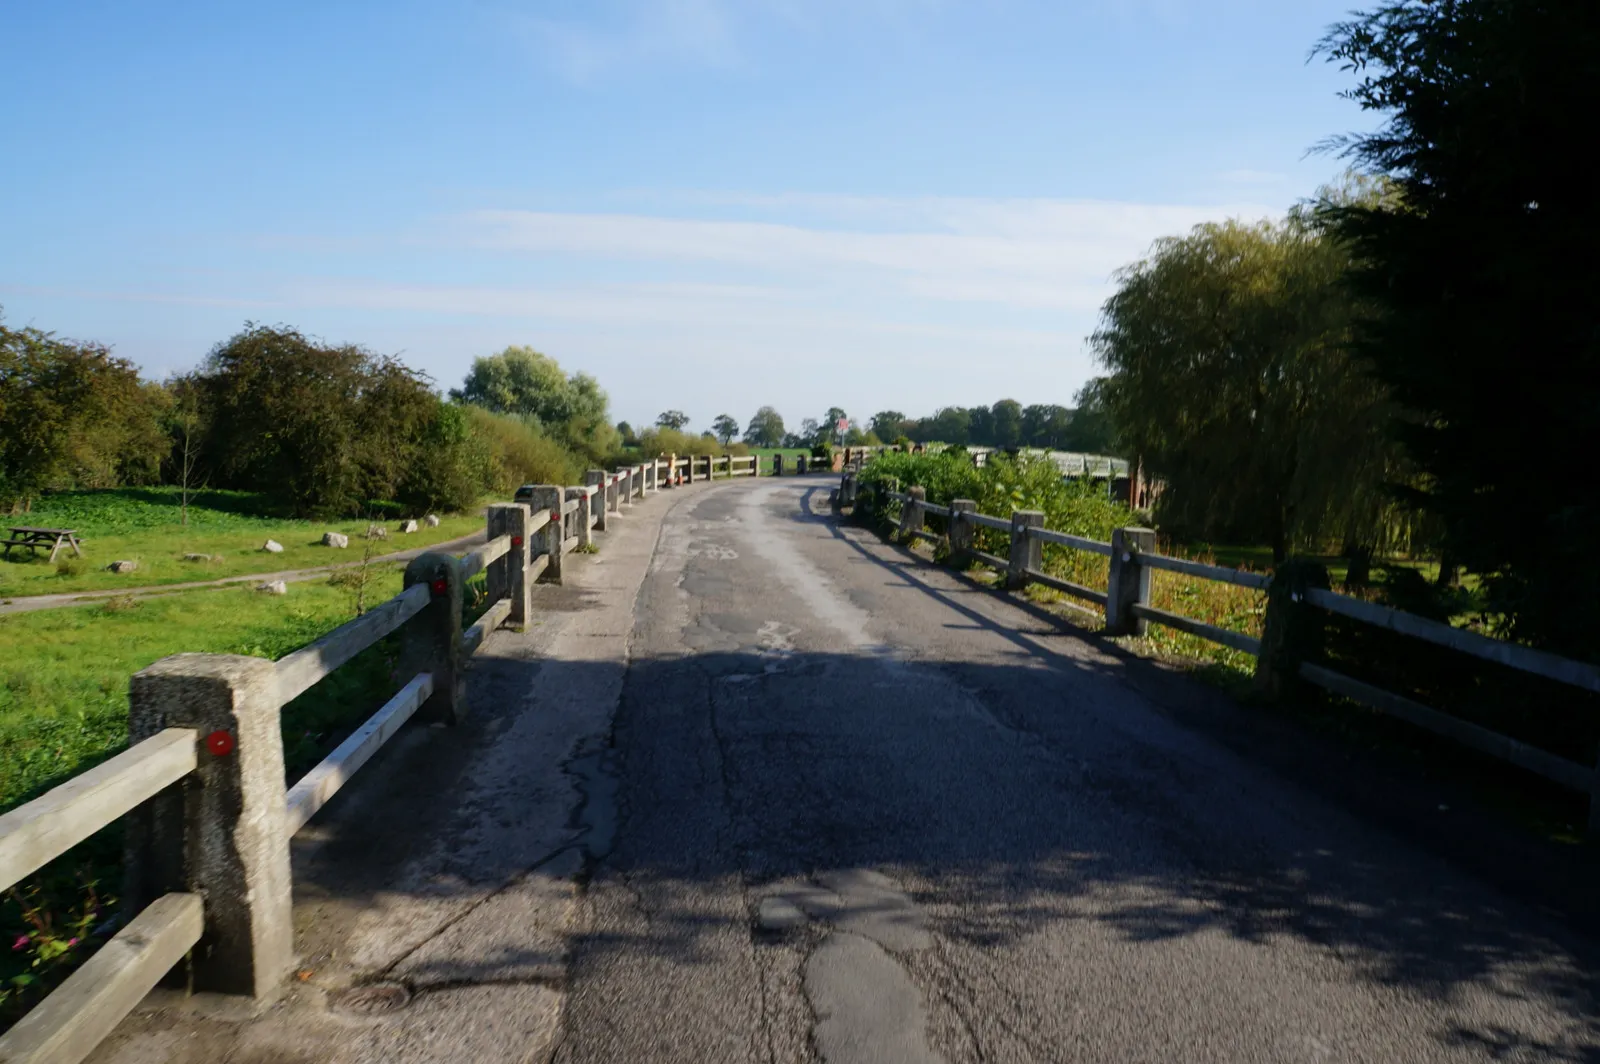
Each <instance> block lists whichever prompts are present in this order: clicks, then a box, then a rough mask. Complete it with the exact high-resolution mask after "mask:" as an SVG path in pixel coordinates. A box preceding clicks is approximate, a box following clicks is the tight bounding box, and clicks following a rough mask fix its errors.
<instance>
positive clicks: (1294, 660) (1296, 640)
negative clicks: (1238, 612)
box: [1256, 558, 1329, 699]
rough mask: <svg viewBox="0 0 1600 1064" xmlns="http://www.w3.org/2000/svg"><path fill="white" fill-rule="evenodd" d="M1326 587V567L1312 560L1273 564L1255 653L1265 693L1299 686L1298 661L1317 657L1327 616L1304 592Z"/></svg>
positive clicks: (1285, 691)
mask: <svg viewBox="0 0 1600 1064" xmlns="http://www.w3.org/2000/svg"><path fill="white" fill-rule="evenodd" d="M1328 587H1329V582H1328V570H1327V568H1326V567H1325V566H1323V565H1321V564H1319V563H1317V562H1312V561H1306V560H1305V559H1302V558H1291V559H1289V560H1288V561H1286V562H1284V563H1283V564H1282V565H1280V566H1278V567H1277V568H1276V569H1274V570H1273V572H1272V583H1271V584H1269V585H1268V586H1267V615H1266V617H1265V618H1263V620H1262V626H1261V653H1260V654H1259V655H1258V656H1257V657H1256V687H1257V689H1258V690H1260V691H1261V692H1262V693H1264V694H1266V695H1267V696H1268V697H1269V698H1274V699H1277V698H1283V697H1285V696H1287V695H1291V694H1293V693H1295V692H1296V691H1299V690H1302V689H1303V685H1304V683H1305V681H1303V680H1301V679H1300V664H1301V663H1302V662H1306V661H1310V662H1316V661H1318V660H1319V659H1321V657H1322V645H1323V635H1324V629H1325V627H1326V617H1325V616H1324V614H1323V612H1322V611H1321V610H1319V609H1317V608H1316V607H1315V606H1312V605H1311V604H1310V603H1309V602H1307V601H1306V592H1307V591H1309V590H1310V589H1312V588H1319V589H1322V590H1327V589H1328Z"/></svg>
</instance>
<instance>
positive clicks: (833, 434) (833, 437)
mask: <svg viewBox="0 0 1600 1064" xmlns="http://www.w3.org/2000/svg"><path fill="white" fill-rule="evenodd" d="M840 422H843V423H844V428H840V427H839V424H840ZM849 428H850V415H849V414H846V413H845V412H844V410H843V408H841V407H837V406H830V407H828V412H827V414H825V415H823V418H822V424H821V426H820V429H821V432H820V435H819V437H818V439H817V442H818V443H831V444H837V443H839V442H841V441H842V440H843V439H844V434H845V433H846V432H847V431H849Z"/></svg>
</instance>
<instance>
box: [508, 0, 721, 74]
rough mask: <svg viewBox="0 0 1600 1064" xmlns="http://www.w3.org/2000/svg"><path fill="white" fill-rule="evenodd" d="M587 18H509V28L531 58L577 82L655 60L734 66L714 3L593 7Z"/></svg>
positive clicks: (693, 0)
mask: <svg viewBox="0 0 1600 1064" xmlns="http://www.w3.org/2000/svg"><path fill="white" fill-rule="evenodd" d="M588 16H589V17H588V18H586V19H584V20H583V21H577V20H561V19H553V18H547V17H539V16H528V15H515V16H512V18H511V25H512V27H513V29H514V31H516V32H518V33H520V34H521V35H522V36H523V38H524V39H525V40H526V41H527V42H528V44H529V45H530V46H531V47H532V49H533V50H534V52H535V54H536V55H538V56H539V57H540V58H542V59H543V60H545V61H546V62H548V63H550V64H551V65H553V66H554V68H555V69H556V70H557V72H558V73H560V74H561V75H562V76H564V77H566V78H568V79H569V80H571V81H574V82H579V83H587V82H591V81H594V80H595V79H596V78H598V77H600V76H602V75H604V74H608V73H610V72H611V71H613V70H617V69H622V68H637V67H639V66H641V65H646V64H651V63H657V62H668V63H688V64H692V65H710V66H720V67H728V66H734V65H737V64H738V63H739V62H740V52H739V48H738V45H737V44H736V43H735V41H734V37H733V31H732V27H731V26H730V24H729V20H728V17H727V14H726V12H725V9H724V5H723V4H722V3H720V2H718V0H651V2H649V3H625V4H611V5H594V6H592V7H589V8H588Z"/></svg>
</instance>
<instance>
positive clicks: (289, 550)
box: [0, 488, 483, 598]
mask: <svg viewBox="0 0 1600 1064" xmlns="http://www.w3.org/2000/svg"><path fill="white" fill-rule="evenodd" d="M418 516H419V517H420V516H421V515H418ZM6 524H7V525H32V526H36V527H47V528H73V529H76V530H77V531H78V534H79V535H80V536H81V537H82V538H83V539H84V557H82V558H75V557H72V556H71V552H70V551H68V552H66V553H64V554H60V555H58V556H57V558H56V561H55V563H54V564H52V563H50V562H49V561H48V560H47V559H46V556H45V555H43V554H36V555H34V556H32V557H30V556H29V554H28V553H27V552H19V551H13V552H12V554H11V557H10V559H9V560H0V598H17V597H21V596H24V595H51V594H63V593H73V592H80V591H104V590H115V589H118V588H135V587H151V586H156V585H161V584H176V583H184V582H187V581H198V580H217V579H221V578H223V577H229V576H245V575H248V574H251V573H266V572H282V571H285V570H291V569H311V568H315V567H317V566H322V565H338V564H341V563H346V562H358V561H360V560H361V543H362V537H363V536H364V535H365V534H366V531H367V527H368V525H369V524H377V525H379V526H380V527H383V528H385V529H387V531H388V538H387V539H386V540H385V541H383V543H382V544H380V548H381V549H379V550H378V553H388V552H391V551H399V550H406V549H409V548H413V547H426V546H431V545H432V544H435V543H443V542H446V541H448V540H452V539H457V538H459V537H461V536H465V535H468V534H470V533H472V532H476V531H478V530H480V529H481V528H482V527H483V518H482V517H480V516H478V515H477V514H475V513H474V514H450V515H442V516H441V518H440V523H439V525H438V526H437V527H434V528H430V527H428V526H427V525H426V524H424V525H421V526H420V527H419V528H418V530H417V531H416V532H414V533H411V534H409V535H406V534H401V533H399V532H398V531H397V529H398V527H399V522H397V521H395V520H393V519H390V520H387V521H384V520H374V521H371V522H369V521H366V520H335V521H295V520H288V519H285V518H282V517H274V516H271V515H270V514H268V513H265V512H263V510H262V504H261V502H260V499H259V497H258V496H256V495H254V494H252V493H250V492H238V491H202V492H197V493H195V494H194V495H193V496H192V497H191V500H190V504H189V523H188V525H183V524H180V523H179V505H178V493H177V492H176V490H174V489H171V488H114V489H108V490H105V491H74V492H59V493H56V494H53V495H47V496H45V497H44V498H42V499H40V500H39V501H38V503H37V504H36V505H35V507H34V509H33V511H32V512H31V513H28V514H24V515H17V516H13V517H11V518H10V519H8V521H7V522H6ZM324 532H341V533H343V534H345V535H347V536H349V537H350V547H349V548H348V549H344V550H340V549H337V548H333V547H324V546H322V534H323V533H324ZM269 539H271V540H274V541H276V542H277V543H279V544H281V545H282V546H283V548H284V549H283V551H282V552H281V553H269V552H267V551H263V550H262V549H261V546H262V544H263V543H265V542H266V541H267V540H269ZM185 555H206V556H207V557H208V558H209V559H210V560H205V561H188V560H185ZM114 561H134V562H137V563H138V568H137V569H135V570H134V571H133V572H130V573H120V574H119V573H112V572H109V571H107V569H106V567H107V566H108V565H110V564H111V563H112V562H114Z"/></svg>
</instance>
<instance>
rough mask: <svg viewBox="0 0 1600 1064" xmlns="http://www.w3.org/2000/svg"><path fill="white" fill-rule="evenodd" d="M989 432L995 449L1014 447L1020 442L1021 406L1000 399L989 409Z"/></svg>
mask: <svg viewBox="0 0 1600 1064" xmlns="http://www.w3.org/2000/svg"><path fill="white" fill-rule="evenodd" d="M989 431H990V433H991V435H992V439H991V441H990V442H992V443H993V444H994V445H995V446H996V447H1015V446H1017V445H1018V444H1020V443H1021V442H1022V404H1021V403H1019V402H1017V401H1016V400H1015V399H1002V400H1000V401H999V402H998V403H995V404H994V406H992V407H990V408H989Z"/></svg>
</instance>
